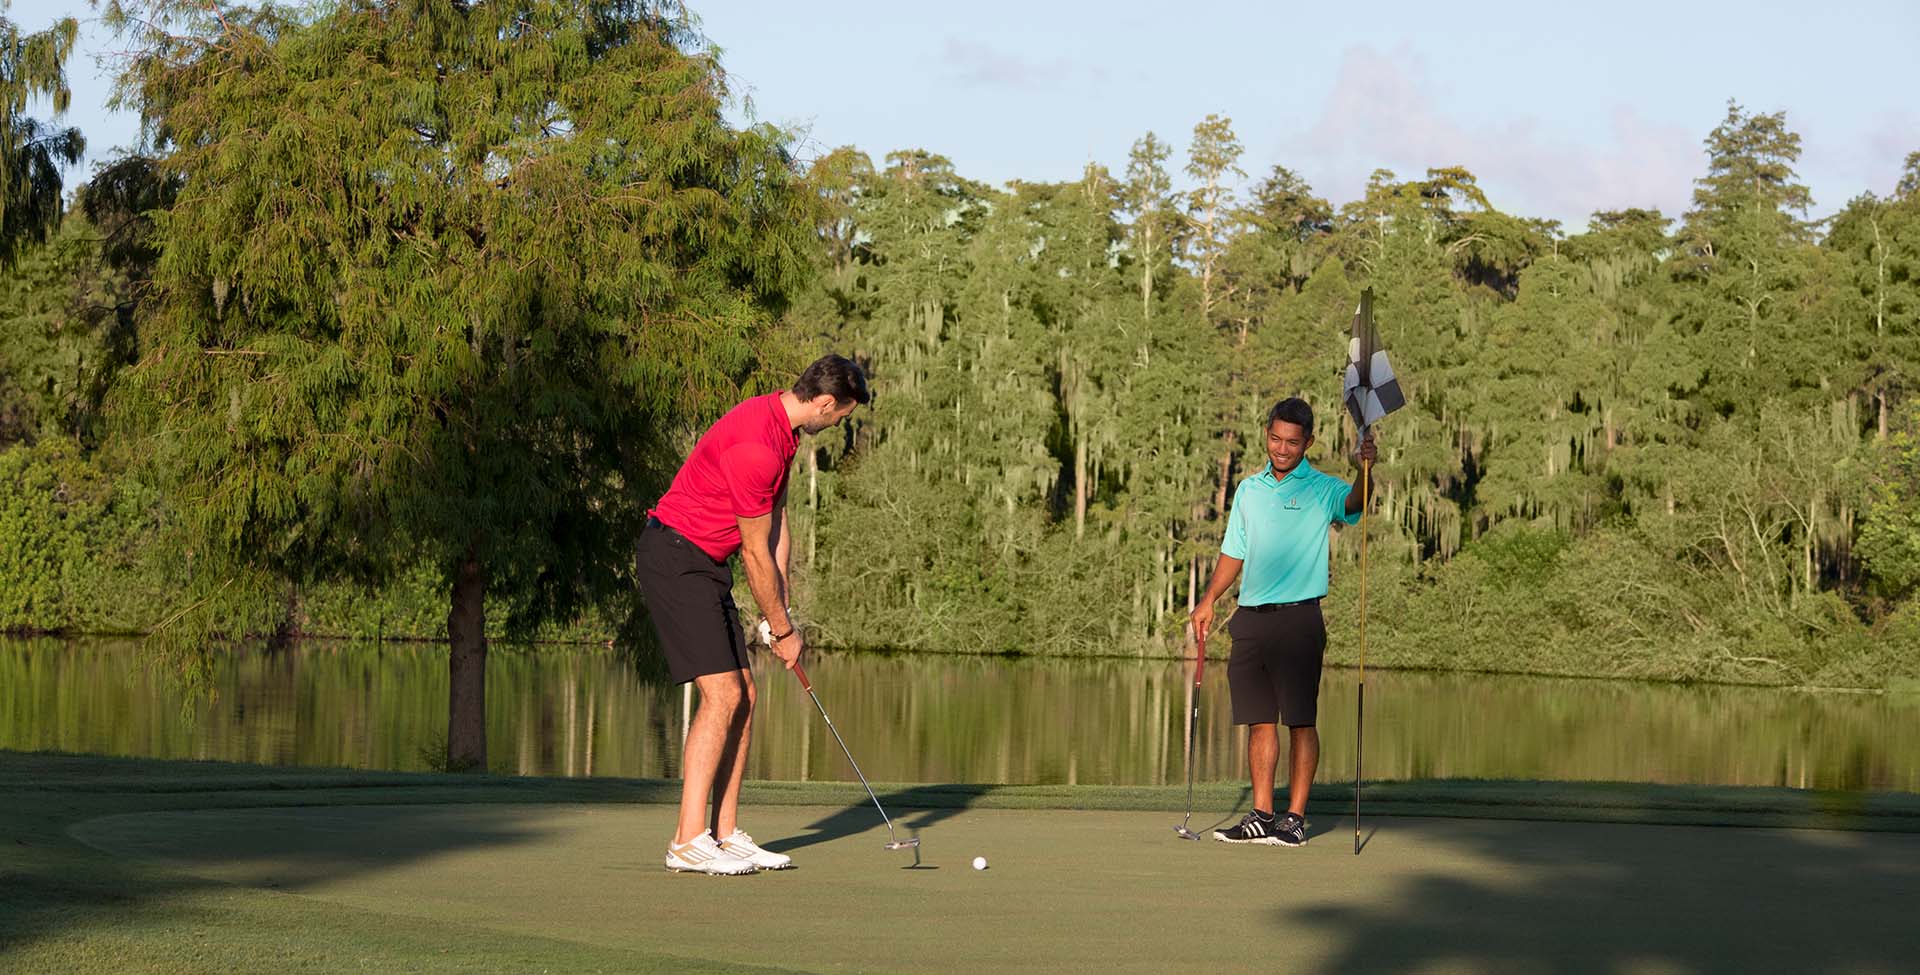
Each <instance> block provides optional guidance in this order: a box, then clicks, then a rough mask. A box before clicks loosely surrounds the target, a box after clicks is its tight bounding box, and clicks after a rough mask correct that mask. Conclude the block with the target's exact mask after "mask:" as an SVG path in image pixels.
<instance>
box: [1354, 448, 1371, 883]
mask: <svg viewBox="0 0 1920 975" xmlns="http://www.w3.org/2000/svg"><path fill="white" fill-rule="evenodd" d="M1372 474H1373V461H1371V460H1367V459H1365V458H1362V459H1361V461H1360V513H1361V516H1362V517H1361V519H1360V686H1359V687H1357V688H1356V689H1355V694H1356V696H1355V698H1354V717H1353V723H1354V733H1353V855H1354V856H1359V855H1360V782H1361V779H1360V770H1361V767H1362V766H1361V762H1360V757H1361V754H1362V753H1363V751H1364V745H1365V742H1366V733H1367V525H1366V517H1365V515H1366V511H1367V500H1368V499H1369V498H1370V497H1371V496H1372V495H1371V493H1370V491H1369V488H1371V487H1372V485H1371V484H1369V483H1368V481H1369V480H1370V478H1371V476H1372Z"/></svg>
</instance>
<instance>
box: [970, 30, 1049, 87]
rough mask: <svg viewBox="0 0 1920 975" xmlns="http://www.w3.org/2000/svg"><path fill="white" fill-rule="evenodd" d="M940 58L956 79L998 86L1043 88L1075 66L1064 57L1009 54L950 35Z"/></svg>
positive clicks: (975, 83)
mask: <svg viewBox="0 0 1920 975" xmlns="http://www.w3.org/2000/svg"><path fill="white" fill-rule="evenodd" d="M940 58H941V60H942V61H943V62H945V64H946V66H947V67H948V68H949V69H951V70H952V71H953V72H954V76H955V79H956V80H958V81H960V82H961V83H963V84H969V85H997V86H1004V87H1008V88H1020V89H1031V88H1046V87H1051V86H1053V85H1057V84H1059V83H1060V82H1062V81H1065V80H1067V79H1068V78H1070V77H1072V76H1073V74H1074V73H1075V72H1074V66H1073V63H1072V62H1071V61H1068V60H1067V59H1066V58H1054V59H1053V60H1051V61H1033V60H1029V59H1027V58H1023V57H1021V56H1019V55H1017V54H1009V53H1007V52H1005V51H1001V50H999V49H997V48H994V47H993V46H991V45H988V44H982V43H980V42H979V41H973V40H966V39H963V38H958V37H949V38H947V40H946V44H945V45H944V46H943V47H942V48H941V52H940Z"/></svg>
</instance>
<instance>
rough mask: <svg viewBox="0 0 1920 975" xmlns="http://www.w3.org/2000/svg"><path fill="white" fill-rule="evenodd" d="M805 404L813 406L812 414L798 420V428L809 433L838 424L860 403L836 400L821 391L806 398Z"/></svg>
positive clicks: (828, 428)
mask: <svg viewBox="0 0 1920 975" xmlns="http://www.w3.org/2000/svg"><path fill="white" fill-rule="evenodd" d="M807 405H808V406H810V407H812V408H813V415H811V416H808V417H805V418H804V419H802V420H801V421H800V429H802V430H804V431H806V432H807V433H809V434H815V433H819V432H820V431H822V430H831V429H833V428H834V427H837V426H839V425H840V421H841V420H844V419H846V418H847V416H848V415H849V414H851V413H852V412H853V408H854V407H856V406H859V405H860V404H859V403H856V402H854V401H853V400H847V401H846V402H844V403H841V402H837V401H836V400H834V398H833V397H832V396H829V395H827V394H826V393H821V394H820V395H819V396H815V397H814V398H813V399H810V400H808V401H807Z"/></svg>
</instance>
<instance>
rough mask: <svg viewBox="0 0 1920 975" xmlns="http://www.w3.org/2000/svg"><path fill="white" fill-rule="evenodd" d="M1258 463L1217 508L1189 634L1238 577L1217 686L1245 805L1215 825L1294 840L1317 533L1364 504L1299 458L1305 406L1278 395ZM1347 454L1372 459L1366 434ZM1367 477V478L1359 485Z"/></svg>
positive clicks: (1318, 568) (1320, 631)
mask: <svg viewBox="0 0 1920 975" xmlns="http://www.w3.org/2000/svg"><path fill="white" fill-rule="evenodd" d="M1266 429H1267V461H1268V463H1267V466H1266V467H1265V468H1264V469H1262V470H1261V471H1260V473H1258V474H1255V475H1253V476H1252V477H1249V478H1247V479H1246V480H1244V481H1241V482H1240V486H1239V487H1238V488H1237V489H1235V491H1234V492H1233V507H1232V508H1230V509H1228V514H1227V534H1226V537H1225V538H1224V539H1222V540H1221V543H1220V561H1219V563H1218V564H1217V565H1216V566H1215V567H1214V570H1213V580H1212V581H1211V582H1209V583H1208V584H1207V594H1206V597H1205V598H1204V599H1202V600H1201V601H1200V604H1199V605H1198V606H1196V607H1195V608H1194V610H1193V631H1194V633H1195V634H1197V635H1199V637H1200V638H1201V639H1203V640H1204V639H1205V638H1206V635H1207V632H1208V631H1209V630H1211V629H1212V628H1213V604H1214V603H1216V602H1218V601H1219V600H1220V597H1222V596H1224V595H1226V594H1227V588H1228V587H1229V586H1231V585H1233V580H1234V579H1235V578H1236V577H1238V576H1240V574H1241V572H1242V567H1243V566H1244V571H1245V573H1246V578H1245V579H1244V580H1242V582H1241V584H1240V603H1239V609H1238V610H1237V611H1236V612H1235V613H1234V614H1233V618H1232V619H1231V620H1229V621H1228V623H1227V632H1228V634H1230V635H1231V636H1232V637H1233V652H1232V655H1231V656H1230V657H1229V658H1228V661H1227V687H1228V690H1229V691H1230V692H1231V694H1232V697H1233V723H1234V724H1243V725H1246V726H1247V767H1248V770H1249V772H1250V773H1251V775H1252V778H1253V811H1252V812H1250V813H1248V814H1247V815H1246V817H1245V818H1243V819H1241V820H1240V824H1239V825H1238V826H1234V827H1232V828H1231V829H1223V830H1215V831H1214V833H1213V838H1214V839H1216V840H1222V841H1224V842H1227V843H1265V844H1277V845H1280V846H1300V845H1302V844H1304V843H1305V842H1306V841H1307V835H1306V834H1307V821H1306V814H1307V790H1308V789H1309V788H1310V787H1312V785H1313V772H1314V769H1315V767H1317V766H1318V765H1319V764H1320V732H1319V730H1318V729H1317V728H1316V727H1315V721H1316V720H1317V717H1318V710H1319V697H1320V662H1321V658H1322V657H1323V656H1324V654H1325V652H1326V648H1327V628H1326V623H1325V621H1324V620H1322V619H1321V616H1320V600H1321V598H1322V597H1324V596H1325V595H1326V594H1327V532H1328V530H1329V529H1330V528H1331V527H1332V526H1333V523H1334V522H1335V521H1338V522H1341V523H1343V524H1348V525H1352V524H1356V523H1358V522H1359V521H1360V513H1361V512H1362V511H1364V510H1366V498H1364V497H1362V496H1361V493H1360V489H1359V488H1357V487H1354V486H1353V485H1351V484H1348V483H1347V482H1346V481H1343V480H1341V479H1340V478H1338V477H1335V476H1333V475H1332V474H1326V473H1323V472H1321V471H1318V470H1315V469H1314V467H1313V465H1312V464H1309V463H1307V459H1306V456H1307V448H1309V447H1311V446H1313V407H1311V406H1308V405H1307V403H1306V401H1305V400H1302V399H1298V398H1293V399H1285V400H1281V401H1280V402H1279V403H1277V404H1275V405H1274V407H1273V409H1272V410H1271V411H1270V412H1269V413H1268V414H1267V428H1266ZM1359 458H1360V459H1361V460H1362V461H1366V462H1371V461H1372V460H1373V458H1374V446H1373V437H1372V435H1371V434H1369V435H1368V437H1367V438H1366V439H1365V440H1362V441H1361V442H1360V450H1359ZM1371 487H1372V483H1371V481H1369V483H1368V488H1369V489H1371ZM1280 722H1284V723H1285V724H1286V726H1287V731H1288V733H1289V738H1290V742H1289V747H1290V755H1291V760H1290V761H1289V762H1288V772H1289V776H1288V782H1287V813H1286V815H1284V816H1281V817H1279V818H1277V819H1276V818H1275V817H1274V814H1273V778H1274V773H1275V771H1276V770H1277V769H1278V767H1279V762H1280V737H1279V734H1278V724H1279V723H1280Z"/></svg>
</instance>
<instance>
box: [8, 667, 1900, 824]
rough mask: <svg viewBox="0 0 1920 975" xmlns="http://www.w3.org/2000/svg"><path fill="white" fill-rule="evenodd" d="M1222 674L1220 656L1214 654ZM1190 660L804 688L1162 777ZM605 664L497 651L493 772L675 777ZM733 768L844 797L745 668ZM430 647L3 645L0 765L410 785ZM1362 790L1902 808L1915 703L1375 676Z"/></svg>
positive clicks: (886, 674) (638, 682) (797, 694)
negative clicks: (1603, 794) (1859, 792)
mask: <svg viewBox="0 0 1920 975" xmlns="http://www.w3.org/2000/svg"><path fill="white" fill-rule="evenodd" d="M1212 663H1215V664H1218V663H1222V661H1213V662H1212ZM1187 668H1188V665H1186V664H1182V663H1178V662H1173V661H1143V660H1138V659H1133V658H1125V659H1118V658H1103V659H1054V658H1004V657H964V656H945V655H927V654H911V655H909V654H897V655H887V654H848V653H816V654H813V655H812V659H811V661H810V662H809V664H808V667H807V670H808V674H809V675H810V676H811V677H812V678H813V681H814V687H815V689H816V690H817V691H818V692H819V694H820V698H821V701H822V702H823V703H824V704H825V705H826V708H827V710H828V712H829V713H830V714H832V715H833V720H834V722H835V724H836V725H837V726H838V727H839V729H840V731H841V734H842V735H844V736H845V737H846V739H847V744H848V746H849V747H850V748H851V749H852V750H853V754H854V756H855V757H856V758H857V759H858V760H859V761H860V763H861V768H862V769H863V770H865V771H866V773H867V776H868V778H870V779H872V780H874V781H876V782H964V783H1031V784H1053V783H1066V784H1074V783H1089V784H1095V783H1097V784H1134V785H1159V784H1178V783H1182V782H1184V781H1185V774H1186V772H1185V765H1184V747H1185V734H1186V710H1185V708H1186V702H1187V699H1188V698H1187V692H1188V689H1189V687H1190V678H1189V677H1188V676H1187V675H1188V673H1189V671H1188V669H1187ZM649 669H651V668H643V667H639V666H636V665H635V664H634V663H633V662H632V661H630V660H628V659H626V658H624V657H623V656H622V655H621V654H619V653H616V652H614V651H611V650H606V649H600V648H583V647H561V648H555V647H540V648H533V649H522V648H511V647H502V646H496V647H494V648H493V650H492V652H491V654H490V657H489V669H488V672H487V695H488V698H487V709H488V714H487V727H488V736H489V739H488V741H489V752H490V765H491V769H492V771H495V772H501V773H513V774H522V775H603V776H634V777H653V778H673V777H676V776H677V775H678V774H679V741H680V737H681V734H682V727H683V724H684V721H685V718H686V713H685V697H684V695H683V693H682V690H681V689H680V688H677V687H672V686H668V685H666V684H664V683H662V682H660V681H658V680H656V679H649V678H648V677H647V676H646V675H645V673H644V671H646V670H649ZM1356 682H1357V675H1356V673H1355V672H1354V671H1351V670H1335V669H1330V670H1328V671H1327V674H1326V677H1325V680H1324V683H1323V685H1322V689H1321V698H1320V700H1321V718H1320V728H1321V738H1322V757H1321V767H1320V780H1322V781H1329V782H1345V781H1350V780H1351V777H1352V772H1353V742H1354V735H1353V732H1354V689H1355V684H1356ZM758 685H759V689H760V711H759V714H758V717H757V720H756V727H755V731H754V738H755V740H754V746H753V755H752V767H751V769H750V771H749V775H750V776H751V777H753V778H761V779H793V780H808V779H828V780H852V779H853V772H852V770H851V769H850V768H849V767H848V766H847V764H846V761H845V759H844V758H842V757H841V755H840V752H839V749H838V748H837V747H836V746H835V745H834V743H833V740H832V737H831V736H830V735H829V734H828V733H827V730H826V727H825V725H824V724H822V723H821V721H820V717H819V715H818V714H817V713H816V712H815V711H814V709H813V705H812V702H810V701H809V700H808V699H807V696H806V694H805V693H804V692H803V691H802V690H801V689H800V686H799V683H798V682H797V681H796V680H794V679H793V678H792V677H791V676H789V675H788V674H787V673H786V672H785V671H784V670H779V669H777V668H774V669H768V668H765V667H761V669H760V670H759V672H758ZM446 702H447V665H446V653H445V650H444V649H443V648H442V647H441V646H438V645H433V644H414V643H387V644H384V645H382V646H380V647H374V646H372V645H369V644H349V643H342V642H324V641H309V642H304V643H300V644H297V645H295V646H293V647H291V648H288V649H284V650H279V651H275V652H268V651H266V650H264V649H249V650H232V651H222V652H220V653H218V654H216V655H215V658H214V667H213V678H212V686H211V694H210V695H208V696H205V697H200V696H194V697H189V696H188V695H187V694H185V693H184V692H183V690H182V689H181V688H180V687H179V686H177V684H176V683H175V681H174V680H173V679H172V678H170V677H168V676H166V675H163V674H161V673H158V672H156V671H155V670H154V669H153V668H152V667H150V666H148V665H147V664H146V663H145V662H144V658H143V657H142V655H141V653H140V645H139V642H138V641H135V640H107V639H80V640H56V639H0V748H11V749H20V750H55V751H67V752H83V753H92V754H102V755H129V756H145V757H152V758H190V759H218V760H223V761H236V762H258V763H264V764H269V765H316V766H339V767H350V768H365V769H393V770H421V769H427V768H430V767H431V766H432V761H433V758H434V757H435V756H436V755H437V754H438V753H439V752H440V750H441V749H442V747H443V742H444V740H445V733H446V706H447V705H446ZM1200 702H1201V711H1200V727H1199V732H1198V750H1199V760H1198V766H1197V772H1196V774H1197V776H1198V777H1199V778H1200V779H1201V780H1202V781H1208V780H1217V781H1240V780H1244V779H1245V776H1246V764H1245V763H1246V747H1245V736H1244V734H1243V733H1242V732H1241V731H1240V730H1239V729H1237V728H1235V727H1234V726H1233V725H1232V724H1231V723H1230V721H1229V717H1228V703H1227V688H1226V668H1225V667H1224V666H1209V667H1208V668H1207V674H1206V686H1205V687H1204V688H1203V689H1202V690H1201V694H1200ZM1366 745H1367V755H1366V759H1367V763H1366V764H1367V777H1368V778H1369V779H1370V780H1380V779H1415V778H1500V779H1548V780H1612V781H1628V782H1655V783H1669V784H1703V785H1779V786H1792V787H1796V788H1816V789H1871V790H1898V791H1907V792H1920V695H1887V694H1866V693H1845V692H1812V691H1801V690H1780V689H1771V688H1751V687H1724V686H1705V685H1691V686H1687V685H1672V684H1649V683H1634V682H1623V681H1599V680H1569V679H1559V678H1541V677H1524V676H1509V675H1486V674H1454V673H1420V672H1406V671H1381V670H1369V671H1368V673H1367V729H1366Z"/></svg>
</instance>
